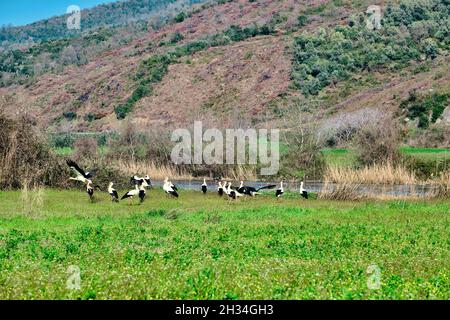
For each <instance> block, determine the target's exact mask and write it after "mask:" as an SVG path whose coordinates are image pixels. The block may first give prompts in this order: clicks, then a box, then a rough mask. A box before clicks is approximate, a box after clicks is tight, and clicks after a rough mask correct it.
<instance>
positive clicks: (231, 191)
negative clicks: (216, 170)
mask: <svg viewBox="0 0 450 320" xmlns="http://www.w3.org/2000/svg"><path fill="white" fill-rule="evenodd" d="M225 184H226V183H225ZM227 195H228V197H230V200H231V199H233V200H236V199H237V198H239V197H243V196H244V195H243V194H241V193H239V192H238V191H237V190H234V189H231V182H228V190H227Z"/></svg>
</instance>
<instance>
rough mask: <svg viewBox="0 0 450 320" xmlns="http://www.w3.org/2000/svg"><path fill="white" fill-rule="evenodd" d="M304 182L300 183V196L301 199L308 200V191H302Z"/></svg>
mask: <svg viewBox="0 0 450 320" xmlns="http://www.w3.org/2000/svg"><path fill="white" fill-rule="evenodd" d="M304 185H305V184H304V182H303V181H302V182H301V183H300V195H301V196H302V197H303V198H305V199H308V197H309V196H308V191H306V190H305V189H304Z"/></svg>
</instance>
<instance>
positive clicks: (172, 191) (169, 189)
mask: <svg viewBox="0 0 450 320" xmlns="http://www.w3.org/2000/svg"><path fill="white" fill-rule="evenodd" d="M163 190H164V192H165V193H166V194H168V195H170V196H172V197H175V198H178V197H179V195H178V192H177V191H178V189H177V187H176V186H175V185H174V184H173V183H172V182H170V181H169V178H166V179H165V180H164V185H163Z"/></svg>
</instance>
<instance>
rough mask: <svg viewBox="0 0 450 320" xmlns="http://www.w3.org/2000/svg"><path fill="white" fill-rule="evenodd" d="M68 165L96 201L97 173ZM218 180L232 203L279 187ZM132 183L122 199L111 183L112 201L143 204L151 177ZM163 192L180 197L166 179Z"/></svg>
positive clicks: (281, 189) (205, 187) (279, 193)
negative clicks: (233, 183)
mask: <svg viewBox="0 0 450 320" xmlns="http://www.w3.org/2000/svg"><path fill="white" fill-rule="evenodd" d="M67 165H68V166H69V168H70V169H71V170H72V171H73V173H74V174H75V177H70V178H69V180H70V181H78V182H81V183H83V185H84V186H85V187H86V193H87V194H88V196H89V199H90V201H91V202H92V201H93V199H94V188H95V185H94V183H93V182H92V178H93V177H94V175H95V171H93V170H91V171H89V172H85V171H84V170H83V169H82V168H81V167H80V166H78V164H76V163H75V162H74V161H72V160H67ZM216 180H217V194H218V195H219V196H220V197H222V196H225V195H226V196H227V197H228V199H229V200H230V201H232V200H237V199H239V198H243V197H252V198H253V197H256V196H257V195H259V194H261V193H260V191H261V190H271V189H275V188H276V187H277V185H274V184H271V185H267V186H263V187H260V188H254V187H249V186H245V185H244V181H241V184H240V186H239V187H238V188H234V187H233V186H232V183H231V182H227V181H223V180H222V179H220V178H216ZM130 183H131V184H132V185H134V189H132V190H130V191H128V192H127V193H125V194H124V195H123V196H122V197H119V193H118V192H117V190H116V189H114V183H113V182H110V183H109V185H108V193H109V195H110V196H111V201H112V202H116V203H118V202H120V201H121V200H126V199H128V201H129V203H130V204H132V201H133V199H134V198H139V203H143V202H144V200H145V197H146V195H147V189H148V188H151V187H152V182H151V180H150V177H149V176H148V175H146V176H145V177H139V176H137V175H135V176H134V177H132V178H131V179H130ZM163 190H164V192H165V194H166V195H167V196H168V197H171V198H179V196H180V195H179V193H178V188H177V187H176V186H175V185H174V184H173V183H172V182H171V181H170V180H169V178H166V179H165V180H164V184H163ZM201 192H202V193H203V194H204V195H206V194H207V192H208V184H207V182H206V179H203V184H202V185H201ZM283 195H284V187H283V181H281V182H280V187H279V188H277V189H276V191H275V197H276V198H277V199H279V198H281V197H282V196H283ZM300 195H301V196H302V197H303V198H305V199H308V191H306V190H305V188H304V182H301V185H300Z"/></svg>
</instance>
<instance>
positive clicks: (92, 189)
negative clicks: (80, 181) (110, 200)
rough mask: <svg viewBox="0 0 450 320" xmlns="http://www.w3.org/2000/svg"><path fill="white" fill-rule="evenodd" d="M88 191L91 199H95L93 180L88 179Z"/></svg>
mask: <svg viewBox="0 0 450 320" xmlns="http://www.w3.org/2000/svg"><path fill="white" fill-rule="evenodd" d="M86 192H87V194H88V195H89V200H91V202H92V201H93V200H94V187H93V186H92V181H91V180H88V181H87V183H86Z"/></svg>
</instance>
